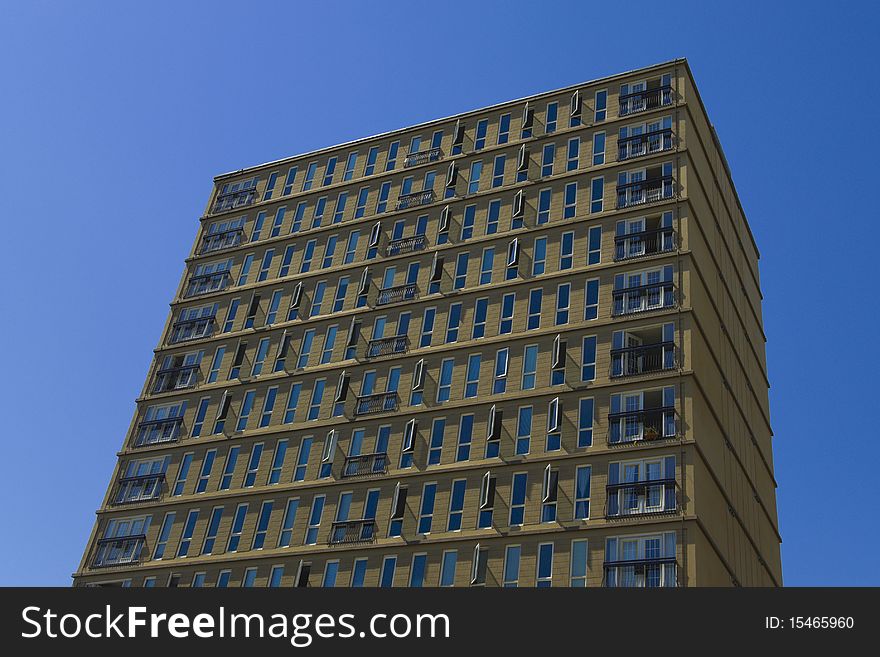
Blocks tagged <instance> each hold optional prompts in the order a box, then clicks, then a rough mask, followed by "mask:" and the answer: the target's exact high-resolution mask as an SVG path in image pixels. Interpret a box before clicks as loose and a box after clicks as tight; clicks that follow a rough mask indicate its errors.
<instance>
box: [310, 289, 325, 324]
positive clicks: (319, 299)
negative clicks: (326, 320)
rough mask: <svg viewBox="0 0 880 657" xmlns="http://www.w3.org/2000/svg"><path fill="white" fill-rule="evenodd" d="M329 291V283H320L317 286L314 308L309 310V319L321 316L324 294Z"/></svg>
mask: <svg viewBox="0 0 880 657" xmlns="http://www.w3.org/2000/svg"><path fill="white" fill-rule="evenodd" d="M326 291H327V281H318V282H317V283H316V284H315V292H314V294H313V295H312V306H311V308H309V317H316V316H318V315H320V314H321V304H323V303H324V292H326Z"/></svg>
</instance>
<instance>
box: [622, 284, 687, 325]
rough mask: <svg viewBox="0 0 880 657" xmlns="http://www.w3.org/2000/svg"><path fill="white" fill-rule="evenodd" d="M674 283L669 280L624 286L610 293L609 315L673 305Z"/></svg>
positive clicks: (643, 311) (646, 310)
mask: <svg viewBox="0 0 880 657" xmlns="http://www.w3.org/2000/svg"><path fill="white" fill-rule="evenodd" d="M676 296H677V295H676V293H675V285H674V284H673V283H672V282H671V281H661V282H658V283H648V284H647V285H637V286H634V287H624V288H620V289H619V290H613V291H612V293H611V316H612V317H621V316H624V315H636V314H638V313H646V312H650V311H652V310H665V309H668V308H674V307H675V303H676V302H675V299H676Z"/></svg>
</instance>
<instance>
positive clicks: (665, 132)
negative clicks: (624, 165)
mask: <svg viewBox="0 0 880 657" xmlns="http://www.w3.org/2000/svg"><path fill="white" fill-rule="evenodd" d="M671 150H672V128H663V129H662V130H655V131H653V132H646V133H645V134H642V135H633V136H632V137H624V138H623V139H621V140H619V141H618V142H617V159H618V160H631V159H633V158H634V157H642V156H643V155H651V154H652V153H662V152H663V151H671Z"/></svg>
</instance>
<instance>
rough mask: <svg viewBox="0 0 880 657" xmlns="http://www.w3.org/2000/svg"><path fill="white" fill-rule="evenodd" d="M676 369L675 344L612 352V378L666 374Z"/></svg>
mask: <svg viewBox="0 0 880 657" xmlns="http://www.w3.org/2000/svg"><path fill="white" fill-rule="evenodd" d="M675 367H676V359H675V343H674V342H658V343H655V344H643V345H638V346H636V347H624V348H622V349H612V350H611V378H613V379H615V378H623V377H626V376H639V375H640V374H653V373H655V372H665V371H667V370H673V369H675Z"/></svg>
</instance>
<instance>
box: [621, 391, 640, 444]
mask: <svg viewBox="0 0 880 657" xmlns="http://www.w3.org/2000/svg"><path fill="white" fill-rule="evenodd" d="M644 404H645V395H644V393H642V392H636V393H630V394H625V395H623V410H624V412H626V413H627V414H628V415H627V416H626V417H625V418H624V427H623V440H624V441H631V440H641V439H642V436H643V434H644V429H645V426H644V423H643V422H642V418H641V417H640V415H639V411H641V410H642V409H643V408H644Z"/></svg>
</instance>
